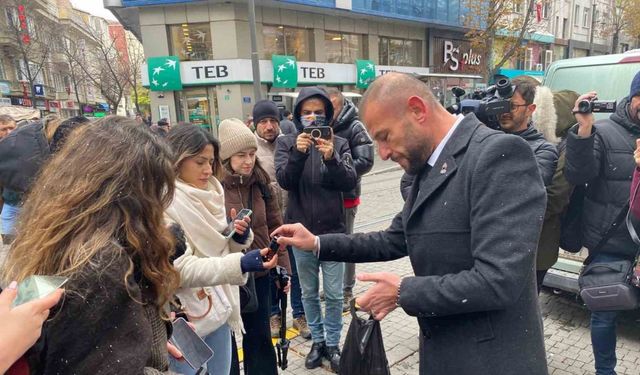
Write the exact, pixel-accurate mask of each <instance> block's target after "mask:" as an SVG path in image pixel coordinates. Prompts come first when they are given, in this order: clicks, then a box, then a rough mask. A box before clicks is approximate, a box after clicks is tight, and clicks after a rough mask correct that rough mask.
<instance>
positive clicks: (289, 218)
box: [275, 87, 357, 234]
mask: <svg viewBox="0 0 640 375" xmlns="http://www.w3.org/2000/svg"><path fill="white" fill-rule="evenodd" d="M310 97H318V98H319V99H321V100H323V101H324V103H325V109H326V115H327V118H331V117H333V106H332V104H331V101H330V100H329V98H328V97H327V94H326V93H325V92H324V90H321V89H318V88H316V87H310V88H303V89H302V90H300V94H299V95H298V99H297V101H296V106H295V108H294V123H295V125H296V128H297V129H298V132H301V131H302V124H301V123H300V111H301V103H302V102H304V101H305V100H306V99H309V98H310ZM297 137H298V134H290V135H285V136H280V137H278V138H277V139H276V142H277V143H276V154H275V166H276V179H277V180H278V184H280V186H281V187H282V188H283V189H285V190H287V191H288V192H289V195H288V204H287V210H286V212H285V217H284V221H285V223H297V222H299V223H302V224H304V226H305V227H307V228H308V229H309V230H310V231H311V232H313V233H315V234H323V233H344V232H345V230H346V227H345V222H344V212H345V211H344V204H343V196H342V193H343V192H348V191H351V190H352V189H353V188H354V187H355V186H356V183H357V175H356V170H355V169H354V167H353V162H352V158H351V151H350V150H349V143H348V142H347V140H346V139H344V138H342V137H339V136H334V146H333V149H334V155H333V158H332V159H331V160H328V161H324V160H323V158H322V155H321V154H320V153H319V152H318V151H317V150H316V149H315V147H312V148H311V149H310V150H309V152H307V153H302V152H300V151H298V149H297V148H296V139H297Z"/></svg>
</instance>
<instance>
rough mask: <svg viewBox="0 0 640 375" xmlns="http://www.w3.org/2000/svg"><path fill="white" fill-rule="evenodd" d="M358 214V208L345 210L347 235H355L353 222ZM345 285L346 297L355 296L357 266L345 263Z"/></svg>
mask: <svg viewBox="0 0 640 375" xmlns="http://www.w3.org/2000/svg"><path fill="white" fill-rule="evenodd" d="M357 212H358V206H355V207H353V208H345V210H344V222H345V225H346V227H347V231H346V233H347V234H351V233H353V222H354V221H355V220H356V213H357ZM342 283H343V284H344V286H343V288H342V290H343V292H344V294H345V295H353V286H354V285H356V264H355V263H345V264H344V279H343V281H342Z"/></svg>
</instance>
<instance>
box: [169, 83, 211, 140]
mask: <svg viewBox="0 0 640 375" xmlns="http://www.w3.org/2000/svg"><path fill="white" fill-rule="evenodd" d="M212 96H213V100H212V99H211V98H212ZM214 102H215V90H214V87H194V88H185V89H184V90H182V91H180V92H178V95H177V104H178V108H180V110H181V111H180V112H181V113H180V114H179V115H178V119H179V120H182V121H186V122H188V123H191V124H193V125H198V126H200V127H202V128H204V129H207V130H208V131H212V129H213V125H214V124H215V122H212V121H215V119H216V117H215V114H214V113H213V111H212V104H215V103H214ZM213 108H215V107H213Z"/></svg>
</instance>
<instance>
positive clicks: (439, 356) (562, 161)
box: [0, 73, 640, 375]
mask: <svg viewBox="0 0 640 375" xmlns="http://www.w3.org/2000/svg"><path fill="white" fill-rule="evenodd" d="M512 83H513V87H514V93H513V96H512V97H511V98H510V102H511V111H510V112H508V113H505V114H503V115H501V116H500V117H499V118H498V123H499V129H491V128H489V127H487V126H485V124H483V123H482V122H480V121H479V120H478V119H477V118H476V116H475V115H474V114H467V115H461V114H458V115H456V114H451V113H449V112H448V111H447V110H446V109H445V108H444V107H443V106H442V105H441V104H440V103H439V102H438V101H437V99H436V98H435V97H434V96H433V94H432V93H431V91H430V89H429V88H428V87H427V86H426V85H424V83H422V82H421V81H419V80H417V79H416V78H414V77H412V76H410V75H405V74H400V73H389V74H386V75H384V76H383V77H381V78H378V79H377V80H375V81H374V82H373V83H372V84H371V86H370V87H369V89H368V90H367V91H366V93H365V95H364V97H363V98H362V101H361V103H360V106H359V107H356V106H355V105H354V103H352V102H351V101H349V100H348V99H347V98H345V97H344V96H343V95H342V93H341V92H340V91H339V90H336V89H324V88H320V87H305V88H302V89H301V90H300V92H299V95H298V97H297V100H296V102H295V106H294V108H293V112H287V113H281V111H280V109H279V108H278V107H277V105H276V104H275V103H273V102H271V101H268V100H261V101H258V102H257V103H255V105H254V108H253V112H252V116H251V121H250V122H249V121H244V122H243V121H242V120H239V119H234V118H230V119H226V120H223V121H222V122H221V123H220V124H219V127H218V136H217V137H215V136H214V135H212V133H211V132H210V131H208V130H206V129H203V128H201V127H199V126H196V125H191V124H185V123H182V124H178V125H175V126H171V125H170V123H169V121H168V120H166V119H162V120H160V121H158V122H157V124H154V125H152V126H147V125H146V124H145V123H143V122H141V121H140V119H136V120H133V119H128V118H124V117H118V116H108V117H106V118H103V119H99V120H97V121H94V122H90V121H88V120H87V119H86V118H83V117H73V118H69V119H61V118H58V117H55V116H48V117H46V118H44V119H43V120H42V121H34V122H30V123H28V124H24V125H21V126H20V127H16V125H15V122H14V121H13V120H12V119H11V118H7V117H0V189H2V201H1V202H0V204H2V227H1V229H2V239H3V242H4V243H5V244H6V245H7V246H8V247H9V251H8V255H7V258H6V260H5V262H4V264H3V268H2V273H1V276H2V280H3V282H2V284H1V285H3V286H5V287H6V288H5V289H4V290H3V292H2V294H0V314H1V319H0V373H3V372H4V371H7V369H9V368H10V367H11V368H13V369H14V370H15V368H17V367H20V368H22V369H23V371H24V369H26V371H27V372H29V373H37V374H72V373H77V374H93V373H114V374H116V373H117V374H129V373H131V374H141V373H144V374H156V373H180V374H196V373H201V372H200V371H199V370H200V369H194V368H192V367H191V366H190V365H189V364H188V363H187V362H185V361H184V358H183V355H182V353H180V351H179V350H178V348H176V347H175V346H174V345H173V344H172V343H171V342H170V341H168V340H169V338H170V337H171V333H172V325H171V322H172V321H173V320H174V319H175V318H176V316H177V317H184V318H186V319H187V320H188V321H189V322H190V324H191V327H192V328H193V330H195V332H196V334H197V335H198V336H200V337H201V338H202V339H203V340H204V342H205V343H206V344H207V345H208V346H209V347H210V348H211V349H212V350H213V352H214V355H213V357H211V359H209V360H208V362H207V363H206V368H207V370H208V371H209V373H211V374H222V375H226V374H239V372H240V366H239V362H238V358H237V355H236V339H238V340H241V341H242V347H243V349H244V373H245V374H249V375H257V374H269V375H271V374H277V373H278V370H277V366H278V364H277V360H276V354H275V350H274V347H273V345H272V337H277V336H278V335H279V332H280V326H281V324H284V322H283V321H282V320H281V317H282V316H283V314H282V312H281V311H280V304H279V303H278V298H279V297H278V296H281V295H282V294H283V292H284V293H288V294H289V295H290V296H291V297H290V299H291V307H292V315H293V327H294V328H295V329H297V330H298V331H299V332H300V335H301V336H302V337H304V338H305V339H310V340H311V342H312V345H311V349H310V351H309V352H308V353H307V355H306V358H305V367H306V368H307V369H314V368H317V367H319V366H321V365H322V363H323V360H325V361H326V363H328V365H329V367H330V368H331V369H332V370H333V371H334V372H338V373H339V371H340V359H341V348H340V338H341V337H340V335H341V331H342V325H343V321H342V313H343V312H344V311H347V310H348V309H349V307H350V301H351V299H352V298H353V297H354V296H353V286H354V283H355V280H356V276H355V275H356V273H355V264H356V263H360V262H380V261H389V260H394V259H397V258H400V257H404V256H408V257H409V258H410V260H411V264H412V266H413V270H414V273H415V276H411V277H404V278H401V277H400V276H398V275H395V274H392V273H387V272H382V273H374V274H360V275H358V277H357V279H358V280H360V281H367V282H373V283H374V285H373V286H372V287H371V288H369V289H368V290H367V292H366V293H364V294H363V295H361V296H359V297H358V298H357V301H356V302H357V303H356V304H357V305H358V306H359V308H360V309H362V310H364V311H368V312H370V313H371V315H372V316H373V317H374V318H375V319H378V320H381V319H383V318H384V317H385V316H386V315H387V314H389V313H390V312H391V311H393V310H394V309H396V308H398V307H400V308H402V309H403V310H404V312H405V313H406V314H408V315H410V316H415V317H417V319H418V323H419V326H420V330H419V332H418V334H419V338H420V373H421V374H430V375H433V374H454V373H455V374H477V373H479V374H521V373H526V374H535V375H537V374H541V375H546V374H548V370H547V362H546V354H545V347H544V335H543V327H542V319H541V316H540V309H539V306H538V293H540V289H541V286H542V282H543V280H544V277H545V274H546V272H547V270H548V269H549V268H550V267H551V266H552V265H553V264H554V263H555V261H556V260H557V257H558V249H559V242H560V226H561V221H562V218H563V214H564V212H565V211H566V209H567V206H568V205H569V200H570V197H571V195H572V192H573V191H574V189H575V186H585V185H586V189H585V198H584V208H583V210H584V214H583V223H582V224H583V232H582V238H583V244H584V246H585V247H586V248H587V249H590V250H593V249H597V250H598V251H597V253H594V254H591V257H590V258H592V259H593V261H595V262H602V263H606V262H608V261H612V260H614V261H615V260H618V259H633V258H634V257H635V256H636V252H637V249H638V246H637V245H636V244H635V243H634V242H633V240H632V238H631V235H630V234H629V232H628V231H626V230H617V231H616V232H615V233H614V234H613V235H612V236H611V238H610V239H608V241H607V242H606V243H605V244H604V245H603V246H600V244H599V242H601V241H600V240H601V239H602V237H603V234H604V233H605V232H609V229H610V227H611V225H612V222H613V221H614V220H615V217H616V216H618V212H619V211H620V210H621V209H625V208H626V207H627V206H625V205H626V204H629V205H630V206H631V208H630V210H631V213H632V214H634V213H635V216H634V217H635V218H636V221H637V222H640V220H637V219H638V218H640V215H638V213H640V201H638V202H636V200H635V199H633V198H634V197H635V194H638V190H639V189H637V188H634V186H636V185H637V184H638V181H640V156H639V155H640V141H637V139H638V138H640V73H639V74H638V75H637V76H636V77H635V79H634V80H633V82H632V83H631V86H630V88H631V89H630V93H629V96H628V97H627V98H625V100H623V101H622V102H621V103H619V104H618V109H617V111H616V113H614V114H613V115H611V117H610V118H609V119H606V120H600V121H595V122H594V119H593V115H591V114H584V113H577V109H578V103H579V102H580V101H582V100H592V99H594V98H595V97H596V95H597V94H596V93H595V92H592V93H587V94H584V95H579V94H578V93H574V92H570V91H562V92H551V91H550V90H548V89H547V88H545V87H542V86H540V85H539V84H538V83H537V82H536V81H532V80H530V79H527V78H525V77H521V78H518V79H514V80H513V82H512ZM576 122H577V124H576ZM574 124H576V125H574ZM317 126H328V127H329V129H330V131H329V133H328V134H324V133H323V132H322V131H319V130H318V131H317V133H315V132H310V131H307V130H309V129H310V127H317ZM373 140H375V141H376V142H377V144H378V152H379V154H380V156H381V158H382V159H385V160H386V159H391V160H393V161H395V162H397V163H398V164H399V165H400V166H401V167H402V168H403V169H404V170H405V172H406V173H405V176H403V178H402V184H401V186H402V187H401V189H402V195H403V197H404V198H405V200H406V202H405V206H404V208H403V210H402V212H400V213H399V214H398V215H397V216H396V217H395V218H394V220H393V222H392V224H391V226H390V227H389V228H388V229H387V230H385V231H380V232H375V233H368V234H352V232H353V223H354V218H355V216H356V213H357V209H358V206H359V204H360V203H361V202H360V183H361V181H360V179H361V177H362V176H363V175H364V174H365V173H367V172H368V171H370V170H371V168H372V167H373V160H374V157H373V152H374V147H373ZM634 158H635V159H634ZM632 176H633V177H632ZM632 178H633V181H634V185H632ZM630 191H631V193H630ZM630 196H631V199H630V198H629V197H630ZM629 200H630V202H629ZM248 210H249V211H250V212H251V214H250V215H248V216H244V217H240V216H239V215H238V213H240V212H245V211H248ZM630 216H633V215H630ZM616 229H618V228H616ZM276 235H277V236H279V237H278V238H277V243H278V245H279V248H278V250H277V251H276V252H275V254H273V253H272V252H271V251H270V249H269V247H270V246H269V245H270V242H271V241H272V239H273V238H274V236H276ZM596 244H598V246H596ZM276 268H278V269H280V270H284V271H283V272H286V274H288V275H290V279H291V282H290V283H288V284H286V285H284V284H280V283H279V282H277V280H278V279H277V277H276V275H275V273H274V270H275V269H276ZM32 275H49V276H51V275H55V276H63V277H65V278H67V279H68V281H67V283H66V284H65V285H64V289H65V290H64V291H62V290H60V289H59V290H57V291H56V292H54V293H52V294H49V295H47V296H45V297H43V298H39V299H35V300H32V301H29V302H27V303H24V304H22V305H19V306H17V307H14V306H12V302H13V300H14V299H15V298H16V293H17V289H18V288H19V286H18V282H21V281H23V280H25V279H27V278H28V277H29V276H32ZM320 275H322V276H320ZM320 280H322V287H321V286H320ZM285 298H286V296H285ZM322 300H324V311H323V304H322V303H321V301H322ZM617 315H618V312H616V311H613V312H611V311H609V312H600V311H598V312H593V313H592V319H591V321H592V324H591V332H592V335H591V336H592V343H593V351H594V358H595V367H596V373H597V374H598V375H612V374H615V365H616V352H615V350H616V333H615V321H616V317H617ZM459 353H464V358H461V357H460V354H459Z"/></svg>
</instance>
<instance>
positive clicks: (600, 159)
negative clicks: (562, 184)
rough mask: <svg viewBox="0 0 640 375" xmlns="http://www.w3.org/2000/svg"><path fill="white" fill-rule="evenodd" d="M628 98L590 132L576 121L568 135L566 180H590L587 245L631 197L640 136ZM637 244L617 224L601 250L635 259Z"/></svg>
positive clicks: (584, 230) (594, 242) (592, 244)
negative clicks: (581, 133)
mask: <svg viewBox="0 0 640 375" xmlns="http://www.w3.org/2000/svg"><path fill="white" fill-rule="evenodd" d="M629 103H630V98H628V97H627V98H624V99H622V100H621V101H620V102H619V103H618V107H617V109H616V112H615V113H614V114H612V115H611V116H610V117H609V118H608V119H603V120H598V121H596V122H595V124H594V126H593V129H592V132H591V135H590V136H589V137H586V138H580V137H578V134H577V131H578V127H577V126H574V127H573V128H571V130H570V131H569V133H568V136H567V155H566V158H567V164H566V166H565V168H564V172H565V176H566V178H567V181H569V182H570V183H572V184H574V185H582V184H587V186H586V196H585V199H584V206H583V214H582V237H583V244H584V246H585V247H586V248H588V249H593V248H594V247H595V246H596V245H597V243H598V241H600V239H601V238H602V236H603V235H604V233H605V232H606V231H607V229H609V227H610V226H611V224H612V223H613V221H614V219H615V217H616V215H618V213H619V212H620V210H621V209H622V207H623V206H624V205H625V204H626V202H627V199H628V197H629V189H630V187H631V177H632V175H633V171H634V169H635V162H634V159H633V151H634V150H635V140H636V139H637V138H638V137H640V126H638V124H635V123H634V122H633V121H632V120H631V119H630V118H629V112H628V106H629ZM636 249H637V247H636V245H635V244H634V243H633V241H632V240H631V237H630V235H629V232H628V231H626V230H621V229H618V230H617V231H616V232H615V233H614V234H613V235H612V236H611V238H610V239H609V241H607V243H606V244H605V245H604V246H603V247H602V249H601V250H600V252H602V253H608V254H615V255H618V256H621V257H625V258H628V259H633V257H634V256H635V253H636Z"/></svg>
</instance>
